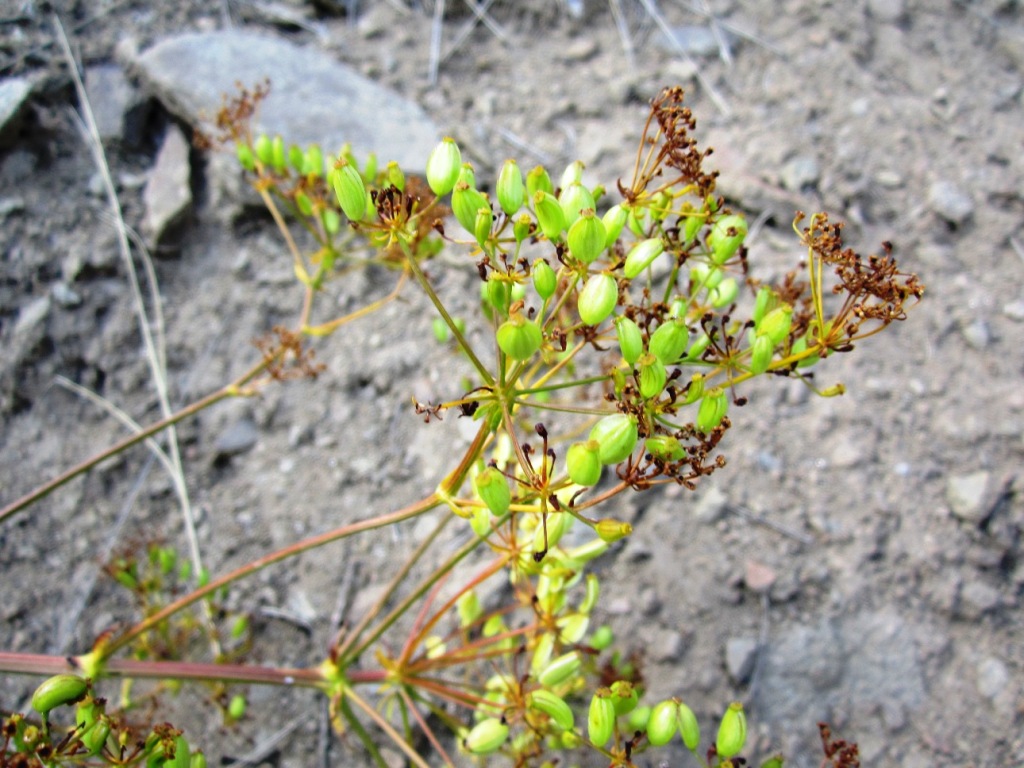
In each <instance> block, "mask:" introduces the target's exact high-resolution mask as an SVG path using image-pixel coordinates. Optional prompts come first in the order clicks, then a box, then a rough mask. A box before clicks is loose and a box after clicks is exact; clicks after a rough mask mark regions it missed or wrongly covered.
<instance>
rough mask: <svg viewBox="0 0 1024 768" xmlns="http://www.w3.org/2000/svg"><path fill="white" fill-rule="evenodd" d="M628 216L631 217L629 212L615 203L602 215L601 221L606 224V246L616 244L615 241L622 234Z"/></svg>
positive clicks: (609, 246)
mask: <svg viewBox="0 0 1024 768" xmlns="http://www.w3.org/2000/svg"><path fill="white" fill-rule="evenodd" d="M627 218H629V212H628V211H627V210H626V209H625V208H623V207H622V206H621V205H613V206H612V207H611V208H609V209H608V210H607V211H606V212H605V214H604V216H602V217H601V223H603V224H604V231H605V241H604V246H605V248H611V247H612V246H613V245H615V241H616V240H618V239H619V235H621V234H622V228H623V227H625V226H626V219H627Z"/></svg>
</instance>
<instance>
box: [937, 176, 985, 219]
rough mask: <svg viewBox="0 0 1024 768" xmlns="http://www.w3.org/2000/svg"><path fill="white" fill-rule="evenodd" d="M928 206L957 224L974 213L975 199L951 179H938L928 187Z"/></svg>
mask: <svg viewBox="0 0 1024 768" xmlns="http://www.w3.org/2000/svg"><path fill="white" fill-rule="evenodd" d="M928 207H929V208H930V209H931V210H932V211H933V212H934V213H936V214H938V215H939V216H941V217H942V218H943V219H945V220H946V221H948V222H949V223H950V224H955V225H956V226H961V225H963V224H964V223H965V222H966V221H967V220H968V219H969V218H971V216H973V215H974V200H972V199H971V196H970V195H968V194H967V193H965V192H964V191H963V190H961V189H960V186H959V185H957V184H954V183H953V182H951V181H936V182H935V183H934V184H932V185H931V186H930V187H928Z"/></svg>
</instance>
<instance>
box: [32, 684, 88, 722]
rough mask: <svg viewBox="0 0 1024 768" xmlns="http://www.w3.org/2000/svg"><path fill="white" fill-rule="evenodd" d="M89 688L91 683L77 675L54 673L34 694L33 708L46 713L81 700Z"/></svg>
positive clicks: (43, 713) (42, 713)
mask: <svg viewBox="0 0 1024 768" xmlns="http://www.w3.org/2000/svg"><path fill="white" fill-rule="evenodd" d="M88 690H89V683H88V682H86V680H85V679H84V678H81V677H78V676H77V675H54V676H53V677H51V678H49V679H48V680H45V681H43V683H42V684H41V685H40V686H39V687H38V688H36V690H35V693H33V694H32V709H34V710H35V711H36V712H38V713H39V714H41V715H46V714H47V713H49V711H50V710H51V709H55V708H57V707H61V706H64V705H65V704H74V703H75V702H77V701H80V700H81V699H82V698H83V697H84V696H85V694H86V693H87V692H88Z"/></svg>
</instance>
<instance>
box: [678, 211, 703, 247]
mask: <svg viewBox="0 0 1024 768" xmlns="http://www.w3.org/2000/svg"><path fill="white" fill-rule="evenodd" d="M690 209H691V210H693V207H692V206H690ZM706 220H707V218H706V217H705V216H703V215H701V214H699V213H697V212H696V211H695V210H694V212H693V213H692V214H691V215H689V216H687V217H686V223H685V224H683V237H684V239H685V242H684V245H689V244H690V243H692V242H693V239H694V238H695V237H697V233H698V232H700V228H701V227H702V226H704V222H705V221H706Z"/></svg>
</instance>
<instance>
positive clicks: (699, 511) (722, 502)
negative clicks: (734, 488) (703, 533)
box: [694, 485, 729, 525]
mask: <svg viewBox="0 0 1024 768" xmlns="http://www.w3.org/2000/svg"><path fill="white" fill-rule="evenodd" d="M728 509H729V499H728V498H727V497H726V495H725V494H724V493H723V492H722V491H721V490H719V488H718V486H716V485H712V486H710V487H709V488H708V489H707V491H705V492H704V495H703V496H701V497H700V499H699V500H698V501H697V505H696V509H695V510H694V516H695V517H696V518H697V520H698V521H700V522H702V523H704V524H705V525H712V524H714V523H717V522H718V521H719V520H721V519H722V516H723V515H724V514H725V513H726V512H727V511H728Z"/></svg>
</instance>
